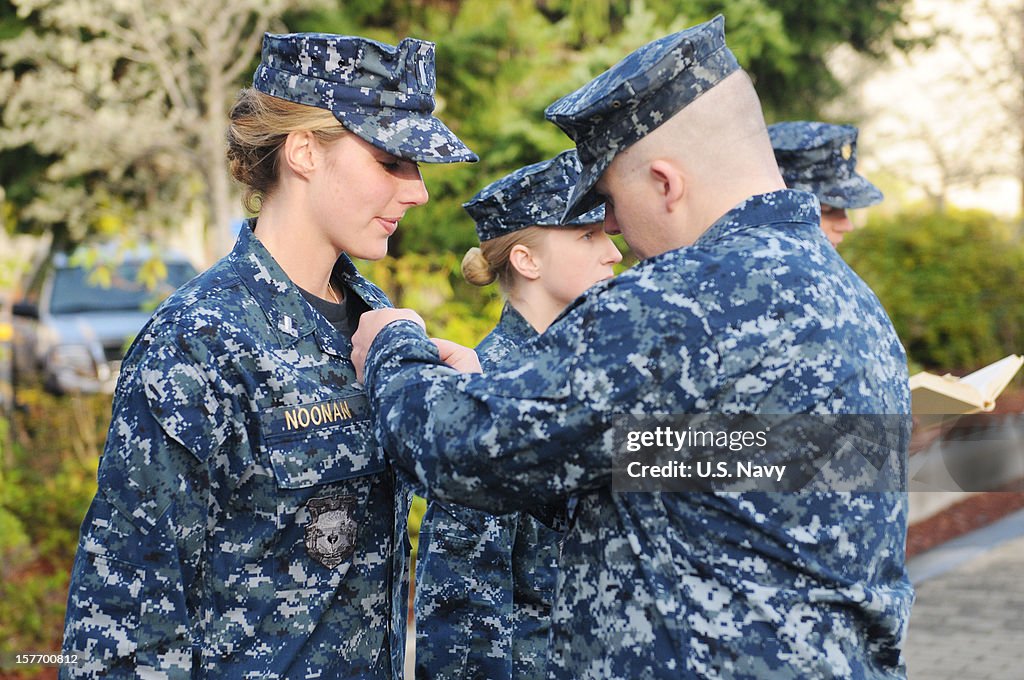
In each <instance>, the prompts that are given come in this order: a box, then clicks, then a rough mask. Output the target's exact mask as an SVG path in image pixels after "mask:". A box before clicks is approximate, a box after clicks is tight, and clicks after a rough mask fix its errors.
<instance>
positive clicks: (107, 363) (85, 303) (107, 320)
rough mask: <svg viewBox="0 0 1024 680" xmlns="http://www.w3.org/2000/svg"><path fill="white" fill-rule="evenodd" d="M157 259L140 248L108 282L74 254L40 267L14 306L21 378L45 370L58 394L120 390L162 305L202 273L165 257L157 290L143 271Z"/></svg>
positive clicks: (45, 382) (177, 258)
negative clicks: (132, 348)
mask: <svg viewBox="0 0 1024 680" xmlns="http://www.w3.org/2000/svg"><path fill="white" fill-rule="evenodd" d="M152 257H153V255H151V254H149V253H145V252H141V251H132V252H131V253H130V254H128V255H126V256H124V257H123V260H122V261H121V262H120V264H117V265H113V266H110V267H109V268H108V269H107V270H106V271H107V272H108V273H109V274H110V276H109V281H104V282H100V281H97V280H96V279H97V277H96V276H95V275H94V274H95V270H93V269H89V268H86V267H85V266H82V265H78V264H73V263H74V262H76V261H77V260H76V259H75V258H71V257H69V256H68V255H66V254H58V255H56V256H54V257H53V258H52V259H51V260H49V261H47V262H44V263H43V265H41V266H40V267H39V268H37V270H36V272H35V273H34V274H33V275H32V276H31V277H30V278H29V279H28V283H27V285H26V286H25V287H24V289H23V296H22V298H21V299H20V300H17V299H16V301H15V304H14V307H13V309H12V312H13V330H14V333H13V346H12V348H13V354H14V356H13V361H14V372H15V381H16V382H17V381H19V380H21V379H23V377H24V376H25V375H26V374H28V373H38V374H39V375H40V376H41V377H42V380H43V385H44V386H45V387H46V388H47V389H48V390H50V391H52V392H56V393H58V394H61V393H65V392H107V393H110V392H113V391H114V386H115V384H116V382H117V374H118V370H119V369H120V366H121V359H122V357H123V356H124V352H125V350H126V349H127V346H128V344H129V343H130V342H131V340H132V339H133V338H134V337H135V335H136V334H137V333H138V332H139V330H140V329H141V328H142V326H143V325H145V323H146V321H147V320H148V319H149V317H150V315H151V314H152V312H153V309H154V307H155V306H156V304H157V303H159V302H160V300H162V299H163V298H165V297H167V295H169V294H170V293H171V292H172V291H173V290H174V289H175V288H177V287H178V286H180V285H182V284H183V283H185V282H186V281H188V280H189V279H191V278H192V277H193V276H195V275H196V270H195V268H194V267H193V266H192V264H191V263H190V262H189V261H188V260H187V259H185V258H184V257H182V256H176V255H166V254H165V255H162V256H161V259H162V261H163V265H164V267H166V270H167V274H166V277H165V278H164V279H163V280H162V281H161V282H160V283H159V284H158V285H157V286H156V287H155V288H152V289H151V288H149V287H147V286H146V285H144V284H142V283H140V281H139V271H140V268H141V267H143V266H144V264H145V263H146V262H147V261H148V260H150V259H151V258H152Z"/></svg>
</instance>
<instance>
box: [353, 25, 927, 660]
mask: <svg viewBox="0 0 1024 680" xmlns="http://www.w3.org/2000/svg"><path fill="white" fill-rule="evenodd" d="M723 24H724V21H723V19H722V17H716V18H715V19H712V20H711V21H708V22H705V23H703V24H700V25H698V26H695V27H693V28H690V29H687V30H685V31H681V32H679V33H675V34H672V35H669V36H665V37H663V38H660V39H658V40H655V41H653V42H651V43H649V44H647V45H644V46H643V47H641V48H639V49H638V50H637V51H635V52H634V53H632V54H630V55H628V56H626V57H625V58H624V59H623V60H622V61H620V62H619V63H618V64H616V65H615V66H613V67H612V68H610V69H609V70H608V71H606V72H605V73H603V74H601V75H599V76H597V77H596V78H595V79H594V80H592V81H591V82H590V83H588V84H586V85H584V86H583V87H581V88H580V89H579V90H577V91H575V92H573V93H571V94H569V95H566V96H565V97H563V98H561V99H559V100H558V101H556V102H554V103H553V104H552V105H551V106H549V107H548V109H547V111H546V115H547V117H548V119H549V120H552V121H553V122H555V123H556V124H557V125H558V126H559V127H560V128H561V129H562V130H563V131H565V132H566V133H567V134H568V135H569V136H570V137H571V138H572V139H573V141H575V143H576V148H577V151H578V154H579V159H580V163H581V166H582V169H581V172H580V178H579V180H578V181H577V183H576V185H575V186H574V188H573V190H572V191H571V192H570V195H569V198H568V200H567V205H566V210H565V213H564V214H563V218H562V219H563V220H569V219H572V218H573V217H575V216H577V215H580V214H583V213H585V212H587V211H588V210H590V209H592V208H594V207H596V206H598V205H600V204H602V203H603V204H604V206H605V222H604V227H605V231H606V232H621V233H622V235H623V237H624V238H625V240H626V242H627V243H628V244H629V245H630V247H631V248H632V250H633V251H634V252H635V253H636V254H637V255H638V256H640V258H641V261H640V262H639V263H638V264H637V265H636V266H634V267H632V268H631V269H629V270H627V271H626V272H623V273H621V274H619V275H618V276H616V277H614V278H612V279H609V280H607V281H602V282H600V283H598V284H597V285H595V286H593V287H592V288H590V289H589V290H588V291H587V292H586V293H585V294H584V295H582V296H581V297H580V298H578V299H577V300H575V301H574V302H573V303H571V304H570V305H569V307H568V308H567V309H566V310H565V311H563V313H562V314H561V315H560V316H559V318H558V319H556V320H555V321H554V322H553V323H552V324H551V325H550V326H549V327H548V328H547V329H546V330H545V332H544V333H543V334H541V335H539V336H537V337H536V338H533V339H531V340H530V341H529V342H527V343H526V344H524V345H523V346H522V347H521V348H520V350H519V353H518V355H517V361H516V365H515V366H510V367H508V368H505V369H502V370H496V371H489V372H487V373H485V374H483V375H477V374H474V373H471V372H458V371H456V370H454V369H452V368H449V367H447V366H446V365H444V364H443V363H442V359H441V355H440V354H439V352H438V350H437V346H436V345H435V344H434V343H433V342H431V341H430V339H429V338H428V336H427V335H426V334H425V332H424V330H423V328H422V327H421V325H420V324H419V323H418V322H417V317H416V315H415V314H414V313H413V312H411V311H408V310H379V311H376V310H375V311H372V312H368V313H367V314H365V315H364V316H363V318H362V319H361V320H360V324H359V329H358V330H357V332H356V334H355V335H354V336H353V353H352V357H353V361H354V362H355V365H356V369H357V371H361V373H360V375H363V376H364V380H365V385H366V390H367V394H368V395H369V397H370V402H371V405H372V409H373V420H374V424H375V427H376V432H377V434H378V436H379V437H380V438H381V441H382V442H383V443H384V445H385V448H387V449H388V451H389V453H390V454H391V460H392V461H393V462H394V464H395V466H396V467H399V468H401V469H403V470H405V471H406V472H408V473H410V474H414V475H416V477H417V479H418V481H419V483H420V484H422V485H423V486H424V487H425V488H426V490H427V493H428V494H430V495H431V497H432V498H437V499H441V500H445V501H449V502H457V503H461V504H464V505H469V506H471V507H476V508H480V509H483V510H488V511H490V512H497V513H501V512H511V511H517V510H523V509H529V508H531V507H534V506H536V505H538V504H541V503H551V502H557V501H558V500H560V499H564V498H566V497H568V496H575V497H577V498H578V502H577V504H576V509H575V512H574V515H573V518H572V522H571V525H570V529H569V530H568V532H567V533H566V536H565V539H564V542H563V544H562V551H561V554H560V559H559V565H558V586H557V589H556V593H557V594H556V602H555V607H554V614H553V616H552V635H551V654H550V657H549V660H548V662H549V677H552V678H574V679H580V678H584V679H597V678H601V679H603V680H607V679H609V678H611V679H623V680H625V679H634V678H646V679H653V678H730V679H731V680H737V679H746V680H760V679H763V678H773V679H778V678H792V679H797V678H895V677H901V676H904V675H905V674H906V669H905V664H904V660H903V658H902V654H901V647H902V645H903V640H904V638H905V635H906V630H907V622H908V619H909V610H910V605H911V602H912V600H913V590H912V588H911V585H910V583H909V580H908V579H907V574H906V570H905V568H904V550H903V547H904V540H905V537H906V495H905V494H901V493H899V492H898V489H899V486H898V484H899V481H900V479H899V478H898V477H897V478H896V479H893V480H891V481H890V483H889V484H888V485H887V486H886V488H885V490H884V491H876V490H872V489H874V486H873V482H875V481H877V479H878V478H877V477H873V476H872V474H873V473H872V470H874V469H876V468H875V467H874V466H871V465H867V466H861V467H856V468H855V469H851V470H849V471H843V472H842V473H841V476H839V477H836V478H835V480H836V481H843V480H844V479H846V478H847V477H849V480H854V481H857V480H860V481H863V482H864V484H863V485H862V486H856V487H853V488H851V487H845V488H837V487H836V486H835V485H830V484H829V481H830V480H828V479H826V480H819V481H825V482H826V483H825V485H824V486H819V487H818V488H817V489H813V490H811V489H807V488H805V487H803V486H800V485H799V484H798V485H797V486H796V488H795V489H794V488H793V487H788V489H786V488H783V487H782V486H772V485H766V486H760V487H758V488H759V489H760V490H757V491H750V490H747V489H749V487H743V486H742V484H741V485H740V488H739V489H737V487H736V486H730V485H731V484H733V483H734V482H736V481H739V482H751V481H752V479H751V478H750V477H749V476H745V475H744V473H742V472H741V470H740V469H739V468H738V467H737V468H731V469H730V465H731V463H736V462H737V461H744V460H746V461H749V460H757V459H758V453H757V448H756V447H754V448H753V449H751V448H747V449H745V450H743V451H736V450H731V451H723V452H722V453H721V457H720V458H718V461H719V462H721V463H722V464H723V465H725V466H726V475H723V482H720V483H722V485H721V486H715V485H714V484H713V483H712V484H711V485H710V486H704V487H703V488H702V489H701V491H703V492H696V491H683V490H679V488H678V487H677V486H675V484H674V483H673V482H672V480H673V478H675V479H676V481H681V478H684V477H685V475H686V474H699V468H698V470H697V471H696V473H695V471H694V467H695V466H694V465H693V463H694V461H695V459H696V456H697V455H699V447H698V450H695V448H694V446H688V445H686V444H685V442H684V443H682V444H680V445H679V447H678V448H675V449H674V450H672V449H670V453H672V454H673V455H674V456H675V457H674V458H672V459H671V460H672V461H675V462H677V463H678V462H683V463H688V464H689V471H687V470H686V468H680V467H679V466H678V465H676V466H648V467H647V469H648V470H649V472H650V474H649V476H648V478H646V481H647V482H650V484H649V485H647V486H646V488H645V490H636V489H635V488H630V479H631V478H632V476H633V475H634V474H637V475H642V474H644V468H643V466H642V465H640V464H639V463H638V461H637V460H636V459H635V458H633V459H631V458H630V457H629V455H627V454H628V452H629V449H628V447H626V446H624V445H623V444H624V442H627V441H630V440H631V439H634V440H636V441H640V439H642V438H643V437H648V439H649V441H655V438H654V437H653V436H652V435H654V434H655V429H657V428H658V427H660V425H661V424H664V421H663V420H660V419H659V415H664V414H701V417H702V418H703V419H705V421H710V422H722V423H723V424H724V425H727V423H726V422H725V421H724V420H723V418H724V416H725V415H728V414H744V415H747V416H751V417H753V418H754V420H758V419H760V418H761V417H762V416H764V415H767V414H784V415H786V416H791V418H790V420H793V421H796V422H802V423H805V424H807V426H808V427H807V429H806V432H807V433H808V434H811V433H813V432H814V431H815V430H824V432H817V434H819V435H823V436H822V439H823V440H824V441H825V442H826V445H827V446H829V447H835V448H832V449H829V450H827V451H825V452H824V453H826V454H828V453H836V454H839V453H842V452H843V451H844V450H846V448H847V445H849V447H850V448H853V449H854V450H855V451H857V452H859V451H862V450H863V451H873V450H877V449H881V450H883V451H884V452H885V453H886V454H887V456H888V457H890V458H894V459H896V460H898V461H902V462H904V464H905V460H906V444H907V441H908V440H909V419H908V418H907V419H903V420H900V419H896V420H897V422H896V423H895V426H894V428H893V431H892V432H891V433H889V432H883V431H881V430H879V431H878V432H870V431H869V430H867V429H864V428H862V429H860V430H859V431H858V432H857V433H858V434H862V435H863V436H862V437H859V438H858V437H856V436H853V437H851V436H850V434H849V433H848V432H847V431H846V429H845V428H846V427H847V426H844V425H840V426H839V427H836V428H832V427H831V426H829V425H828V424H827V423H829V422H838V420H837V419H836V418H834V416H844V417H847V418H846V422H848V423H851V424H856V422H857V420H858V418H854V417H852V416H854V415H855V414H903V415H904V416H905V415H906V414H908V413H909V408H910V396H909V390H908V388H907V368H906V353H905V352H904V350H903V347H902V345H901V344H900V342H899V339H898V338H897V337H896V333H895V331H894V330H893V327H892V323H891V322H890V320H889V318H888V317H887V315H886V313H885V310H884V309H883V308H882V306H881V304H880V303H879V302H878V300H877V298H876V297H875V296H874V294H873V293H872V292H871V290H870V289H869V288H868V287H867V286H866V285H865V284H864V282H863V281H861V280H860V279H859V278H858V277H857V275H856V274H855V273H854V272H853V271H852V270H850V268H849V267H847V266H846V264H845V263H844V262H843V261H842V259H841V258H840V256H839V254H838V253H837V252H836V250H835V248H833V247H832V246H831V245H830V244H829V243H828V242H827V240H826V239H824V238H822V235H821V231H820V226H819V212H818V206H819V204H818V200H817V199H816V198H815V197H814V196H813V195H811V194H809V193H806V192H803V191H799V190H793V189H788V188H786V186H785V183H784V181H783V178H782V176H781V174H780V172H779V169H778V165H777V163H776V161H775V155H774V153H773V151H772V146H771V142H770V139H769V136H768V132H767V129H766V126H765V121H764V116H763V114H762V111H761V106H760V102H759V101H758V98H757V94H756V92H755V91H754V88H753V84H752V83H751V81H750V78H749V77H748V76H747V75H746V74H745V73H744V72H743V71H742V70H741V69H740V68H739V65H738V63H737V61H736V58H735V57H734V55H733V54H732V52H731V51H730V50H729V48H728V47H727V45H726V43H725V37H724V25H723ZM838 293H841V294H838ZM455 353H456V351H455V350H454V349H452V348H450V347H449V348H447V349H446V350H445V352H444V356H445V357H447V358H448V359H449V361H451V357H452V355H453V354H455ZM453 363H456V362H453ZM458 363H459V364H460V365H465V366H466V367H467V368H472V367H471V366H469V362H468V361H466V362H462V361H460V362H458ZM797 416H800V417H799V418H798V417H797ZM672 422H673V424H677V423H678V424H679V425H676V427H674V428H666V429H670V430H674V431H675V432H676V434H678V435H682V434H683V433H684V431H685V425H686V421H685V420H682V421H680V420H673V421H672ZM690 422H692V421H690ZM776 422H778V421H776ZM823 426H824V427H823ZM659 431H660V430H659ZM735 434H746V435H749V434H751V432H749V431H748V432H746V433H741V432H739V431H738V430H731V431H730V437H731V436H732V435H735ZM774 436H775V435H774V432H773V434H772V436H771V437H769V441H771V440H772V439H773V438H774ZM872 437H875V438H877V440H876V439H872ZM809 441H810V439H809V438H807V437H803V436H801V437H800V439H798V440H797V442H790V443H792V444H793V445H792V446H791V447H788V454H787V455H789V456H790V460H792V461H794V462H795V463H796V464H797V468H800V467H801V465H802V462H801V461H803V460H804V458H805V457H806V456H808V455H809V454H810V452H809V450H808V447H807V446H806V444H807V443H808V442H809ZM655 446H657V445H655ZM858 455H860V454H859V453H858ZM661 460H664V459H661ZM862 460H863V458H862ZM630 462H632V463H637V465H638V468H639V469H635V470H634V468H631V467H630V465H629V464H628V463H630ZM862 467H863V469H862ZM884 469H885V471H886V472H889V471H890V470H891V468H890V467H884ZM630 470H633V472H630ZM673 471H674V472H673ZM849 480H847V481H849ZM779 481H782V479H781V475H780V480H779ZM797 481H799V480H797ZM892 482H895V483H896V490H893V484H892ZM659 484H660V486H659ZM624 487H625V488H624ZM652 487H653V491H652ZM865 487H867V489H865ZM690 488H692V487H690ZM765 490H774V491H777V492H776V493H764V491H765Z"/></svg>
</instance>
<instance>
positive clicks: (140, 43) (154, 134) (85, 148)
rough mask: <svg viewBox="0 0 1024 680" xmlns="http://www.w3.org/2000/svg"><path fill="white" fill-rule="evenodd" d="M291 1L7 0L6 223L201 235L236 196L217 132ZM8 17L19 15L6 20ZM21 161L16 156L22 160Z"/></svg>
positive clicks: (24, 228) (220, 220) (56, 229)
mask: <svg viewBox="0 0 1024 680" xmlns="http://www.w3.org/2000/svg"><path fill="white" fill-rule="evenodd" d="M296 3H297V0H223V1H220V2H208V1H207V0H180V1H178V2H173V3H158V2H138V1H136V0H77V1H76V2H61V1H59V0H10V2H6V3H5V10H4V13H3V15H2V16H3V18H4V20H5V22H6V27H7V31H8V32H9V33H12V34H13V35H11V36H10V37H7V39H5V40H3V41H2V42H0V60H2V63H3V68H4V70H3V72H2V76H0V101H2V102H3V127H2V129H0V150H3V152H4V153H3V156H2V160H0V168H2V171H3V172H4V176H3V181H4V184H5V185H7V184H10V185H11V186H12V187H13V188H14V190H13V191H11V192H8V193H9V199H10V201H11V203H12V204H13V208H14V209H13V210H12V211H11V219H10V220H9V225H8V226H9V227H11V228H13V229H14V230H15V231H18V232H52V233H55V234H56V236H57V237H56V239H55V240H56V241H57V242H58V244H60V245H61V246H62V247H63V245H64V243H63V242H64V241H68V242H78V241H80V240H83V239H85V238H86V237H87V236H89V235H90V234H93V233H96V232H100V233H104V234H105V235H111V234H110V232H116V231H118V230H123V229H140V228H141V229H145V230H149V231H151V232H157V231H158V229H159V228H164V229H175V228H180V227H181V226H182V224H183V223H184V222H185V221H186V220H187V219H188V218H189V217H195V218H197V219H198V220H199V221H200V222H201V223H202V224H204V225H208V226H212V227H214V228H211V229H209V230H208V233H207V243H208V245H209V246H210V248H211V249H212V250H214V251H217V252H221V251H223V250H225V248H226V246H227V241H226V238H227V233H228V231H227V225H228V224H229V223H230V221H231V218H232V216H233V215H235V214H236V212H237V210H236V208H235V204H236V202H237V201H236V196H235V192H234V190H233V189H232V188H231V186H230V184H229V179H228V175H227V173H226V163H225V160H224V129H225V122H226V120H227V112H228V108H229V106H230V102H231V100H232V98H233V97H234V95H235V93H236V92H237V89H238V85H239V83H240V82H241V81H242V80H244V78H245V77H246V76H247V75H248V74H249V73H251V70H252V68H251V67H252V64H253V60H254V58H255V55H256V54H257V53H258V49H259V44H260V40H261V39H262V36H263V32H264V31H265V30H267V29H269V28H271V27H272V26H273V27H275V28H278V29H283V28H284V26H283V24H281V23H280V20H279V17H280V15H281V12H282V11H284V10H286V9H288V8H290V7H292V6H294V5H295V4H296ZM11 9H16V11H17V14H16V17H12V15H11ZM23 161H27V162H26V163H25V164H24V165H22V162H23Z"/></svg>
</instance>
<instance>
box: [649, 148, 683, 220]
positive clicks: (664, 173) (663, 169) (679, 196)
mask: <svg viewBox="0 0 1024 680" xmlns="http://www.w3.org/2000/svg"><path fill="white" fill-rule="evenodd" d="M650 172H651V178H652V179H653V180H654V181H655V183H656V185H657V192H658V196H659V198H661V199H662V200H663V201H664V206H665V210H666V211H667V212H673V211H675V210H677V209H679V207H681V206H680V204H681V201H682V200H683V199H684V198H686V188H687V187H686V176H685V175H684V174H683V172H682V170H680V168H679V167H678V166H677V165H676V164H675V163H672V162H671V161H667V160H664V159H658V160H656V161H652V162H651V166H650Z"/></svg>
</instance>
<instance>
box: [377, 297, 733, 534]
mask: <svg viewBox="0 0 1024 680" xmlns="http://www.w3.org/2000/svg"><path fill="white" fill-rule="evenodd" d="M648 297H649V298H651V299H645V298H644V297H643V295H642V294H641V293H635V294H634V293H631V292H629V291H626V292H624V293H619V294H616V295H614V296H608V298H609V299H608V300H607V301H605V302H603V303H602V304H599V305H598V304H578V305H577V306H576V307H575V308H573V309H572V310H571V311H570V312H568V313H567V314H566V315H564V316H563V317H562V318H561V319H560V320H558V321H557V322H556V323H555V324H554V325H553V326H552V327H551V328H549V329H548V331H547V332H545V333H544V334H543V335H541V336H539V337H538V338H536V339H534V340H533V341H531V342H529V343H527V344H526V345H524V346H523V347H522V349H521V353H520V356H521V357H523V362H524V363H523V364H522V365H521V366H519V367H517V368H514V369H511V370H506V371H502V372H498V373H489V374H475V375H463V374H459V373H457V372H455V371H453V370H451V369H449V368H448V367H446V366H444V365H443V364H442V362H441V361H440V359H439V357H438V354H437V351H436V350H435V348H434V345H433V344H432V343H431V342H430V341H429V340H428V339H427V337H426V335H425V334H424V333H423V331H422V330H420V329H419V327H418V326H416V325H415V324H413V323H411V322H407V321H399V322H395V323H392V324H389V325H388V326H386V327H385V328H384V329H383V330H382V331H381V333H380V334H379V335H378V336H377V338H376V339H375V340H374V342H373V345H372V347H371V348H370V353H369V356H368V359H367V366H366V386H367V392H368V393H369V395H370V397H371V400H372V402H373V403H374V405H375V407H376V412H375V414H374V415H375V425H376V427H377V431H378V436H379V437H380V438H381V441H382V443H383V445H384V447H385V449H386V450H388V451H389V452H390V453H391V454H392V456H393V460H394V462H395V463H396V464H397V465H399V466H402V467H404V468H406V469H407V470H409V471H410V472H412V473H413V474H415V475H416V476H417V477H418V478H419V480H420V482H421V483H422V484H424V485H425V486H426V487H427V489H428V492H429V493H430V494H432V496H435V497H438V498H441V499H443V500H448V501H452V502H456V503H461V504H463V505H468V506H470V507H475V508H479V509H483V510H487V511H489V512H492V513H494V514H504V513H508V512H513V511H516V510H520V509H529V508H530V507H532V506H534V505H535V504H537V503H539V502H548V501H553V500H555V499H558V498H561V497H565V496H567V495H569V494H571V493H575V492H579V491H586V490H588V489H593V488H596V487H599V486H603V485H606V484H608V483H609V481H610V478H611V468H612V452H613V451H612V448H613V447H612V444H613V432H612V426H613V424H614V419H613V416H614V414H628V413H655V412H658V408H659V406H660V405H659V404H657V403H653V402H651V400H652V399H654V400H656V399H658V397H659V393H660V394H664V390H661V391H660V392H659V390H657V389H652V387H654V386H659V385H661V384H662V383H664V382H665V381H666V380H672V381H675V383H678V384H674V386H673V394H682V395H683V398H682V399H680V400H677V401H676V402H675V403H673V404H670V405H669V404H666V405H665V406H666V407H667V408H670V409H673V410H672V411H670V412H677V413H686V412H691V411H689V410H688V409H690V408H693V407H694V405H695V404H696V403H697V402H698V401H699V400H700V399H701V398H703V396H704V395H705V394H706V393H707V392H708V390H710V389H711V388H710V386H709V385H710V384H711V382H712V381H713V380H714V379H715V376H714V374H715V371H716V365H717V360H716V358H715V357H713V356H704V355H703V353H704V352H705V351H712V350H711V349H710V348H712V347H713V343H711V342H710V339H709V335H708V333H707V327H706V323H705V322H704V320H703V316H702V315H701V314H700V311H699V309H697V308H695V307H693V306H692V305H689V304H688V303H687V302H686V301H683V300H674V299H672V298H669V297H667V296H664V295H661V294H659V295H651V296H648ZM684 338H685V339H686V342H685V343H684V342H683V339H684Z"/></svg>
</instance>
